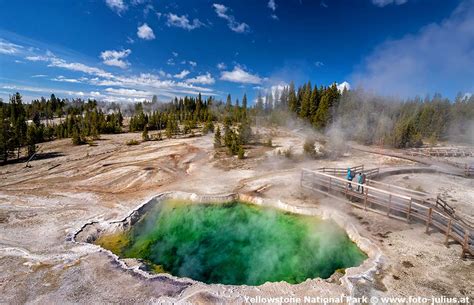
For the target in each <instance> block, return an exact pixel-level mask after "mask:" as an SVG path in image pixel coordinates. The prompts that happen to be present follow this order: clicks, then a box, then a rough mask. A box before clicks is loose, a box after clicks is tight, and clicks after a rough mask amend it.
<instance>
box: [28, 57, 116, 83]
mask: <svg viewBox="0 0 474 305" xmlns="http://www.w3.org/2000/svg"><path fill="white" fill-rule="evenodd" d="M25 59H27V60H29V61H44V62H48V67H57V68H63V69H67V70H71V71H76V72H83V73H87V74H91V75H96V76H100V77H104V78H111V77H112V74H111V73H108V72H106V71H104V70H102V69H99V68H96V67H91V66H88V65H85V64H82V63H78V62H67V61H66V60H64V59H62V58H58V57H56V56H55V55H54V54H53V53H51V52H49V51H48V52H46V55H36V56H27V57H25Z"/></svg>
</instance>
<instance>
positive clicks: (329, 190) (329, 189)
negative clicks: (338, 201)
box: [328, 177, 332, 193]
mask: <svg viewBox="0 0 474 305" xmlns="http://www.w3.org/2000/svg"><path fill="white" fill-rule="evenodd" d="M331 180H332V178H331V177H329V188H328V193H331Z"/></svg>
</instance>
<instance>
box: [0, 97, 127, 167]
mask: <svg viewBox="0 0 474 305" xmlns="http://www.w3.org/2000/svg"><path fill="white" fill-rule="evenodd" d="M122 126H123V116H122V114H121V112H120V109H118V111H116V112H112V113H108V114H105V113H104V112H103V110H102V109H100V108H99V107H98V103H97V101H95V100H88V101H83V100H80V99H78V100H72V101H69V100H67V99H58V98H56V96H55V95H54V94H52V95H51V98H50V99H48V100H46V99H44V98H42V99H41V100H33V101H32V102H31V103H23V101H22V96H21V95H20V94H19V93H16V94H14V95H12V96H11V97H10V99H9V102H8V103H4V102H3V101H1V100H0V159H1V160H2V161H3V162H6V161H7V160H8V159H15V158H16V159H19V158H20V157H21V152H22V149H25V151H26V155H27V157H30V156H32V155H33V154H34V153H35V152H36V144H38V143H42V142H46V141H51V140H54V139H62V138H71V139H72V142H73V144H83V143H86V142H87V141H89V140H93V139H98V138H99V135H100V134H105V133H119V132H121V131H122Z"/></svg>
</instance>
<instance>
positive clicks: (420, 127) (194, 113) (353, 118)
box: [0, 81, 474, 162]
mask: <svg viewBox="0 0 474 305" xmlns="http://www.w3.org/2000/svg"><path fill="white" fill-rule="evenodd" d="M248 104H249V103H248V100H247V96H246V95H245V94H244V95H243V97H242V100H241V102H240V101H239V99H236V100H235V101H232V98H231V96H230V94H229V95H228V96H227V98H226V99H225V102H224V101H219V100H215V99H214V98H213V97H207V98H203V97H202V96H201V94H199V95H197V96H196V97H188V96H186V97H181V98H174V99H173V100H171V101H170V102H168V103H160V102H158V100H157V99H156V98H154V99H153V100H152V101H151V102H147V101H144V102H143V103H136V104H134V105H128V104H127V105H119V104H115V103H104V102H100V101H96V100H87V101H85V100H81V99H73V100H68V99H60V98H57V97H56V96H55V95H54V94H52V95H51V96H50V98H49V99H46V98H41V99H39V100H33V101H32V102H31V103H23V101H22V97H21V95H20V94H19V93H16V94H14V95H12V96H11V97H10V99H9V101H8V102H6V103H5V102H3V101H2V100H0V159H1V160H3V161H4V162H5V161H7V160H8V159H15V158H16V159H18V158H20V156H21V152H22V149H24V152H26V155H27V156H31V155H32V154H34V153H35V151H36V144H38V143H42V142H45V141H50V140H54V139H62V138H71V139H72V143H73V144H77V145H79V144H84V143H87V142H90V141H93V140H95V139H98V138H99V137H100V134H113V133H120V132H124V131H126V130H124V129H123V120H124V117H123V115H122V110H121V109H122V108H123V107H125V108H124V109H125V111H126V112H127V113H130V115H131V117H130V124H129V128H128V131H130V132H137V131H140V132H142V133H143V139H145V140H146V139H149V136H148V131H151V130H158V131H159V137H160V138H161V136H162V132H163V133H164V135H165V136H166V137H167V138H172V137H175V136H177V135H179V134H184V135H186V134H193V133H194V130H195V129H196V128H200V129H201V130H202V132H203V133H204V134H205V133H208V132H214V130H215V129H216V133H215V135H214V136H215V139H214V145H215V147H216V149H220V148H222V147H226V148H227V150H228V152H229V153H230V154H233V155H238V156H243V155H244V148H243V147H244V145H247V144H248V143H250V142H251V140H252V130H251V127H250V126H251V125H255V122H256V121H257V120H258V118H266V119H269V120H270V121H271V122H277V123H284V121H285V120H286V119H287V118H290V117H292V118H297V119H299V120H303V121H305V122H307V123H308V124H310V125H311V126H313V127H314V128H315V129H317V130H319V131H321V132H326V133H327V132H328V131H330V130H331V129H337V130H341V131H342V132H343V135H344V137H345V138H346V139H347V140H355V141H358V142H360V143H363V144H366V145H371V144H377V145H386V146H391V147H397V148H406V147H417V146H420V145H422V144H423V143H426V142H428V143H436V142H437V141H439V140H448V139H450V140H455V141H459V142H470V143H472V142H474V96H463V95H458V96H457V97H456V98H455V100H454V101H450V100H449V99H447V98H443V97H442V96H441V95H439V94H435V95H434V96H433V97H426V98H424V99H421V98H419V97H415V98H413V99H407V100H397V99H388V98H382V97H380V96H376V95H371V94H368V93H366V92H364V91H362V90H347V89H344V90H343V91H342V92H341V91H340V90H338V88H337V86H336V84H332V85H330V86H319V87H318V86H316V85H314V86H313V85H312V84H311V82H310V81H308V82H306V83H304V84H302V85H300V86H298V87H296V86H295V84H294V82H291V83H290V84H289V85H288V86H284V87H283V89H282V90H274V91H269V92H268V93H267V94H266V95H265V96H264V95H262V94H261V93H259V94H258V96H257V98H256V100H255V102H254V104H253V106H249V105H248ZM282 114H285V115H283V116H282ZM276 117H280V120H275V119H274V118H276ZM281 118H283V119H281Z"/></svg>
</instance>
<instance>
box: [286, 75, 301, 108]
mask: <svg viewBox="0 0 474 305" xmlns="http://www.w3.org/2000/svg"><path fill="white" fill-rule="evenodd" d="M288 107H289V108H290V111H292V112H294V113H298V110H299V109H298V108H299V107H298V99H297V98H296V92H295V83H294V82H291V83H290V87H289V88H288Z"/></svg>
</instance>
